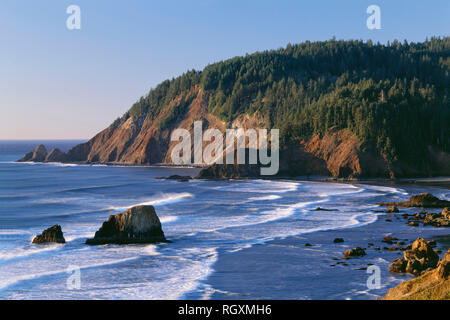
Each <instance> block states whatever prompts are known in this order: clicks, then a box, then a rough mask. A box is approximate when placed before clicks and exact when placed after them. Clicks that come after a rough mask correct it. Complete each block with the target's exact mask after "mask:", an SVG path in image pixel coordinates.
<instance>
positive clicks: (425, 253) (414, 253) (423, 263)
mask: <svg viewBox="0 0 450 320" xmlns="http://www.w3.org/2000/svg"><path fill="white" fill-rule="evenodd" d="M438 262H439V256H438V254H437V253H436V252H435V251H434V250H433V248H432V245H430V244H429V243H428V242H427V241H425V239H423V238H418V239H417V240H416V241H414V242H413V244H412V246H411V249H410V250H406V251H404V252H403V258H399V259H396V260H394V262H392V264H391V266H390V268H389V270H391V271H392V272H401V273H404V272H407V273H411V274H414V275H420V274H422V273H423V272H425V271H428V270H431V269H433V268H436V266H437V264H438Z"/></svg>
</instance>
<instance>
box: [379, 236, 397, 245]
mask: <svg viewBox="0 0 450 320" xmlns="http://www.w3.org/2000/svg"><path fill="white" fill-rule="evenodd" d="M397 240H398V239H397V238H395V237H391V236H386V237H384V238H383V240H381V242H385V243H387V244H393V243H394V241H397Z"/></svg>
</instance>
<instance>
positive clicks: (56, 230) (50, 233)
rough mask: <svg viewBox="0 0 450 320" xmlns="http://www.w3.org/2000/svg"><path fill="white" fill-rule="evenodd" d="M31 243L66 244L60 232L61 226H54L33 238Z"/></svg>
mask: <svg viewBox="0 0 450 320" xmlns="http://www.w3.org/2000/svg"><path fill="white" fill-rule="evenodd" d="M32 243H34V244H44V243H66V240H65V239H64V234H63V232H62V229H61V226H60V225H58V224H56V225H54V226H53V227H50V228H48V229H46V230H44V231H43V232H42V234H40V235H37V236H36V237H34V238H33V241H32Z"/></svg>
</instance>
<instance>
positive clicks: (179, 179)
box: [156, 174, 192, 182]
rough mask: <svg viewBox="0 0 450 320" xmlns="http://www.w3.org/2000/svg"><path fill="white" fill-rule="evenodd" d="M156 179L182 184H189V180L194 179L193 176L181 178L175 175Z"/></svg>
mask: <svg viewBox="0 0 450 320" xmlns="http://www.w3.org/2000/svg"><path fill="white" fill-rule="evenodd" d="M156 179H161V180H178V181H180V182H187V181H189V180H192V177H191V176H180V175H178V174H174V175H171V176H169V177H159V178H156Z"/></svg>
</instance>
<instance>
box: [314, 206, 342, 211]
mask: <svg viewBox="0 0 450 320" xmlns="http://www.w3.org/2000/svg"><path fill="white" fill-rule="evenodd" d="M315 211H337V209H325V208H321V207H317V208H316V209H315Z"/></svg>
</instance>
